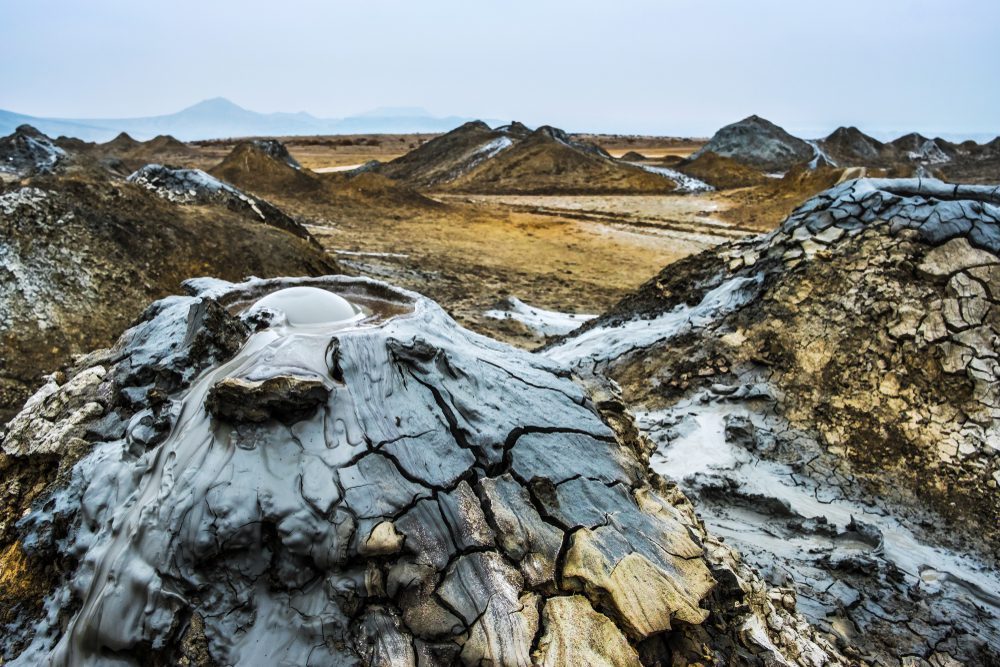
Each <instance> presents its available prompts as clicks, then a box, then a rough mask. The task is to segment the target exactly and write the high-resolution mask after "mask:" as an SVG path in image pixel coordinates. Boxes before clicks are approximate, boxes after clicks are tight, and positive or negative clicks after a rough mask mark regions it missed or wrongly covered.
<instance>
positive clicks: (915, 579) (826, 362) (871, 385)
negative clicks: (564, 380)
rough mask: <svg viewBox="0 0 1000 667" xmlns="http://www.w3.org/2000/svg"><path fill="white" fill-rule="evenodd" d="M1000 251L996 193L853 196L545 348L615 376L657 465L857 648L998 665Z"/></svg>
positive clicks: (811, 612) (680, 270) (698, 261)
mask: <svg viewBox="0 0 1000 667" xmlns="http://www.w3.org/2000/svg"><path fill="white" fill-rule="evenodd" d="M998 257H1000V190H998V189H997V188H993V187H985V186H953V185H946V184H944V183H941V182H939V181H933V180H918V179H907V180H858V181H850V182H847V183H845V184H843V185H841V186H838V187H836V188H834V189H832V190H830V191H827V192H825V193H822V194H821V195H819V196H817V197H815V198H814V199H812V200H810V201H809V202H807V203H806V204H804V205H803V206H801V207H800V208H799V209H797V211H796V212H795V213H793V215H792V216H791V217H789V218H788V220H787V221H786V222H785V223H784V224H782V225H781V226H780V227H779V228H778V229H777V230H775V231H774V232H773V233H771V234H768V235H766V236H762V237H760V238H757V239H750V240H746V241H741V242H735V243H732V244H729V245H726V246H721V247H719V248H718V249H715V250H713V251H709V252H708V253H705V254H703V255H701V256H698V257H694V258H689V259H686V260H682V261H681V262H679V263H678V264H676V265H673V266H671V267H670V268H669V269H667V270H665V271H664V272H663V273H661V275H660V276H658V277H657V278H655V279H654V280H652V281H650V282H649V283H647V285H645V286H644V287H643V288H642V289H640V290H639V291H638V292H637V293H636V294H635V295H633V296H631V297H629V298H627V299H625V300H623V301H622V302H621V303H620V304H619V305H618V306H616V308H615V309H613V310H612V312H611V313H610V314H608V315H606V316H604V317H602V318H599V319H597V320H593V321H591V322H589V323H588V324H587V325H585V326H584V327H582V328H581V330H580V331H578V332H576V333H575V334H571V335H570V337H569V338H568V339H566V340H564V341H562V342H560V343H556V344H555V345H553V346H551V347H550V348H549V349H548V350H546V351H545V353H546V354H548V355H550V356H553V357H555V358H561V359H563V360H565V361H569V362H570V363H575V364H576V365H577V367H578V368H579V369H580V370H581V371H584V372H598V373H606V374H608V375H610V376H611V377H612V378H614V379H615V380H617V381H618V382H619V383H620V384H621V385H622V387H623V390H624V394H625V398H626V400H629V401H632V402H633V404H638V405H640V406H641V408H642V409H643V410H644V414H643V415H641V417H642V419H641V422H642V425H643V428H644V429H645V430H646V431H647V432H648V433H649V434H650V435H651V436H652V437H653V438H654V439H655V440H656V441H657V444H658V446H659V451H658V454H657V455H655V456H654V457H653V467H654V469H658V470H660V471H661V472H663V473H664V474H666V475H668V476H673V477H674V478H676V479H678V480H679V481H682V486H683V488H685V490H686V491H687V492H688V493H690V494H691V495H692V497H694V498H696V501H697V502H698V507H699V509H700V510H701V511H703V512H704V513H705V519H706V522H707V524H708V525H709V527H710V529H711V530H713V531H714V532H717V533H719V534H721V535H724V536H726V537H727V539H730V540H732V541H733V543H734V544H735V545H736V546H737V547H738V548H739V549H740V550H741V551H743V552H744V553H745V555H746V556H747V557H748V559H749V560H750V561H751V562H752V563H754V564H756V565H758V566H759V567H760V568H761V569H762V570H763V571H764V573H765V574H766V575H767V577H768V579H769V580H770V581H771V583H772V584H780V583H781V582H783V581H784V582H791V581H794V582H795V586H796V588H797V589H798V591H799V592H800V597H806V598H808V599H809V602H808V604H806V605H804V606H803V607H802V608H803V609H804V610H805V611H806V614H807V616H808V617H809V618H810V619H811V620H813V621H814V622H816V623H817V624H818V625H820V627H822V628H824V629H825V630H827V631H828V632H830V633H831V634H832V636H835V637H838V638H839V641H840V646H841V648H843V649H845V650H847V651H848V653H850V654H851V655H853V656H855V657H857V658H858V659H864V660H867V661H870V662H873V663H875V664H883V663H885V664H920V665H923V664H951V663H948V660H959V661H960V662H963V663H966V664H994V663H995V662H996V660H997V655H998V651H1000V646H998V644H997V637H998V636H1000V633H998V629H997V622H998V621H997V618H998V613H1000V578H998V577H997V574H996V553H997V548H998V544H1000V534H998V533H997V526H998V518H1000V512H998V509H1000V493H998V490H997V486H998V483H1000V456H998V453H1000V431H998V429H1000V421H998V418H1000V402H998V396H997V391H998V389H997V387H998V386H1000V384H998V379H1000V378H998V371H1000V366H998V365H997V364H998V361H997V335H998V333H1000V325H998V324H997V319H996V317H997V314H998V313H1000V302H998V301H997V298H998V295H1000V282H998V277H1000V258H998ZM720 294H728V295H730V296H729V298H727V299H725V300H721V301H720V300H719V299H718V298H717V297H718V295H720ZM616 341H617V342H616ZM855 519H856V521H855ZM941 661H944V662H943V663H942V662H941ZM990 661H993V662H990Z"/></svg>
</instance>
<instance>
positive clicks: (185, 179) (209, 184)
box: [128, 164, 312, 241]
mask: <svg viewBox="0 0 1000 667" xmlns="http://www.w3.org/2000/svg"><path fill="white" fill-rule="evenodd" d="M128 182H129V183H133V184H135V185H138V186H139V187H142V188H145V189H146V190H149V191H151V192H154V193H156V194H157V195H158V196H160V197H162V198H164V199H167V200H169V201H172V202H175V203H178V204H220V205H222V206H225V207H226V208H228V209H229V210H231V211H236V212H239V213H242V214H243V215H245V216H247V217H249V218H251V219H255V220H260V221H261V222H264V223H266V224H268V225H270V226H272V227H277V228H278V229H282V230H284V231H286V232H290V233H292V234H294V235H295V236H298V237H299V238H302V239H305V240H309V241H311V240H312V237H311V236H310V235H309V232H308V231H306V228H305V227H303V226H302V225H300V224H299V223H297V222H296V221H295V220H293V219H292V218H291V217H290V216H289V215H287V214H286V213H285V212H284V211H282V210H281V209H279V208H278V207H277V206H275V205H274V204H271V203H270V202H268V201H265V200H263V199H260V198H259V197H253V196H250V195H247V194H245V193H243V192H241V191H240V190H238V189H236V188H234V187H233V186H232V185H230V184H229V183H224V182H222V181H220V180H219V179H217V178H215V177H214V176H211V175H210V174H207V173H205V172H203V171H202V170H200V169H173V168H171V167H164V166H163V165H160V164H147V165H146V166H145V167H143V168H142V169H140V170H138V171H136V172H135V173H133V174H132V175H130V176H129V177H128Z"/></svg>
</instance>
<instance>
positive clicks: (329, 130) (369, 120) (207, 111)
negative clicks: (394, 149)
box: [0, 97, 469, 142]
mask: <svg viewBox="0 0 1000 667" xmlns="http://www.w3.org/2000/svg"><path fill="white" fill-rule="evenodd" d="M468 120H469V119H468V118H460V117H457V116H448V117H444V118H438V117H435V116H431V115H430V114H429V113H428V112H426V111H425V110H423V109H419V108H411V107H401V108H379V109H374V110H372V111H367V112H365V113H362V114H358V115H355V116H348V117H346V118H318V117H316V116H313V115H310V114H308V113H305V112H298V113H285V112H278V113H258V112H256V111H250V110H249V109H244V108H243V107H241V106H239V105H238V104H234V103H233V102H231V101H229V100H227V99H225V98H222V97H216V98H214V99H210V100H205V101H203V102H199V103H198V104H195V105H193V106H190V107H188V108H186V109H183V110H181V111H178V112H176V113H172V114H166V115H162V116H149V117H145V118H86V119H73V118H40V117H36V116H28V115H25V114H19V113H15V112H13V111H4V110H0V135H4V134H10V133H11V132H13V131H14V130H15V129H16V128H17V127H18V126H19V125H25V124H28V125H31V126H33V127H36V128H38V129H39V130H40V131H42V132H44V133H45V134H47V135H49V136H53V137H55V136H60V135H64V136H70V137H76V138H78V139H83V140H85V141H100V142H105V141H110V140H111V139H113V138H114V137H116V136H117V135H119V134H120V133H122V132H126V133H128V134H129V135H131V136H132V137H134V138H136V139H139V140H145V139H152V138H154V137H155V136H157V135H161V134H162V135H172V136H174V137H177V138H178V139H181V140H183V141H193V140H196V139H216V138H221V137H256V136H295V135H308V134H368V133H404V132H447V131H448V130H450V129H452V128H454V127H455V126H457V125H461V124H462V123H464V122H466V121H468Z"/></svg>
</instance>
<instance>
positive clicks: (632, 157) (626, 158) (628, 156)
mask: <svg viewBox="0 0 1000 667" xmlns="http://www.w3.org/2000/svg"><path fill="white" fill-rule="evenodd" d="M621 159H622V161H623V162H642V161H643V160H646V159H647V158H646V156H645V155H643V154H642V153H637V152H636V151H629V152H628V153H625V155H622V157H621Z"/></svg>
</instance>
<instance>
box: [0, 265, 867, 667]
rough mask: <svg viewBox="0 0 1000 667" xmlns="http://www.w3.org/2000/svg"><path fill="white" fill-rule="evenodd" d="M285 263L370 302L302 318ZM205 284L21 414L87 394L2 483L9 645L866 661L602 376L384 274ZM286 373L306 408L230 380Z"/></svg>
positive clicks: (188, 653)
mask: <svg viewBox="0 0 1000 667" xmlns="http://www.w3.org/2000/svg"><path fill="white" fill-rule="evenodd" d="M291 286H297V287H300V288H301V287H312V288H314V290H315V292H314V293H315V294H317V304H319V303H322V302H323V299H321V298H319V296H318V295H319V294H320V293H323V294H325V293H326V292H325V290H334V291H336V292H338V293H339V294H341V295H342V296H344V297H346V298H347V299H349V300H350V301H352V302H353V303H354V305H355V306H357V307H359V308H360V309H361V310H362V311H363V312H364V319H361V320H359V319H358V318H355V317H350V318H348V319H336V318H338V317H339V315H336V314H335V313H334V312H333V311H329V317H330V318H331V319H329V320H328V321H317V318H312V319H311V321H310V323H309V324H296V321H297V317H296V316H295V314H294V312H293V311H291V310H288V311H285V310H284V304H285V303H286V300H285V297H284V294H285V293H284V292H283V290H284V288H288V287H291ZM189 288H190V289H191V291H192V292H194V295H193V296H189V297H174V298H171V299H169V300H166V301H163V302H160V303H158V304H156V305H154V306H153V307H152V308H151V309H150V310H149V311H147V313H146V315H145V316H144V317H143V318H142V320H141V321H140V323H139V324H138V325H137V326H136V327H135V328H134V329H132V330H130V331H129V332H127V333H126V334H125V335H124V336H123V337H122V339H121V340H120V341H119V343H118V344H117V345H116V346H115V348H113V349H112V350H110V351H105V352H98V353H95V354H93V355H91V356H89V357H87V358H86V359H84V360H82V361H81V365H80V366H78V367H76V368H75V369H73V370H72V371H71V373H70V374H69V376H68V377H67V378H65V379H63V380H64V381H62V382H60V381H59V380H60V379H55V378H54V379H53V386H52V387H50V388H47V389H46V390H45V391H44V393H43V394H40V395H39V396H38V397H36V398H35V399H33V400H32V401H31V402H30V403H29V404H28V405H27V406H26V408H25V412H24V413H22V415H21V416H20V417H19V418H18V419H19V421H20V422H24V423H30V422H32V421H33V420H36V419H45V420H47V421H49V422H51V423H52V424H53V425H54V426H55V427H56V428H59V427H60V426H62V425H63V423H64V420H65V419H66V418H67V417H69V416H71V415H74V414H76V412H75V411H74V409H75V408H74V406H77V405H87V404H91V403H92V404H93V405H94V406H95V407H93V408H92V409H91V410H90V412H88V414H87V416H86V417H84V418H80V419H74V421H73V424H71V425H67V428H66V429H64V430H63V431H60V433H63V432H64V433H66V434H67V435H66V436H65V437H63V436H62V435H55V436H53V438H51V439H50V440H51V442H49V443H47V444H46V445H45V452H46V454H45V455H46V456H49V457H55V459H56V461H57V468H58V471H59V472H58V474H57V475H53V476H52V477H50V478H41V479H30V476H27V475H26V476H25V477H24V479H23V481H24V482H25V483H23V484H21V485H19V486H18V487H17V488H13V487H4V488H2V489H0V492H2V493H3V498H0V507H5V508H6V507H19V508H26V507H28V506H29V505H30V507H31V508H32V509H31V510H30V511H29V512H26V513H25V515H24V517H23V518H22V519H21V520H20V521H19V522H18V523H17V525H16V526H15V525H14V524H3V527H4V531H3V533H0V549H2V551H0V568H2V571H0V598H2V599H4V600H10V599H14V598H16V596H17V595H20V596H21V597H19V598H16V599H18V600H19V603H18V608H17V609H16V610H14V611H13V612H8V613H7V616H6V618H5V619H4V620H5V621H6V622H8V623H9V625H8V631H7V632H5V635H4V637H3V639H2V644H0V646H2V650H3V652H4V657H5V659H8V660H11V664H35V663H36V662H38V661H40V660H49V661H51V662H52V663H54V664H70V663H71V664H79V663H87V662H90V661H95V660H102V659H104V658H105V657H106V656H107V655H110V654H112V653H113V655H114V659H115V660H116V662H118V663H121V664H162V663H172V662H175V661H178V660H184V661H188V662H191V661H195V662H196V664H271V663H295V664H314V663H325V664H330V663H345V664H355V663H360V664H372V665H374V664H400V665H417V664H421V665H424V664H470V665H471V664H495V665H528V664H567V661H583V662H585V663H589V664H609V665H634V664H640V663H641V664H690V663H692V662H695V661H701V662H708V663H711V664H727V665H763V664H775V663H777V664H795V665H815V666H818V665H841V664H843V665H846V664H848V663H847V661H845V660H844V659H843V658H842V657H841V656H839V655H838V654H837V652H836V651H835V650H834V649H833V648H832V647H831V646H830V645H829V644H828V643H827V642H826V640H824V639H823V638H822V637H821V636H820V635H818V634H817V633H816V632H815V631H814V630H813V629H812V628H811V627H810V626H809V625H808V624H806V623H805V622H804V621H803V620H802V617H801V616H799V615H797V614H796V613H795V611H794V609H795V601H794V596H792V595H790V594H787V593H783V592H781V591H775V590H769V589H768V588H767V587H766V586H764V585H763V584H762V582H761V581H760V579H759V578H758V577H757V576H756V574H754V572H753V571H752V570H750V569H749V568H747V567H746V566H745V565H743V564H742V563H741V562H740V559H739V557H738V556H737V555H736V554H735V552H733V551H732V549H730V548H729V547H727V546H725V545H724V544H723V543H722V542H720V541H719V540H717V539H715V538H714V537H712V536H711V535H710V534H708V533H707V532H706V531H705V529H704V527H703V526H702V525H701V523H700V522H699V521H698V519H697V518H696V516H695V514H694V511H693V508H692V506H691V505H690V503H689V502H688V501H687V500H686V499H685V498H684V496H683V495H681V494H680V492H679V491H678V490H677V488H676V487H674V486H672V485H670V484H667V483H665V482H664V481H663V480H662V479H660V478H659V477H657V476H655V475H651V474H650V473H649V472H648V469H647V468H646V465H645V463H646V460H647V456H648V453H649V451H650V446H649V443H648V441H646V440H645V439H644V438H643V437H642V436H641V435H640V434H639V432H638V431H637V430H636V429H635V427H634V425H633V423H632V421H631V417H630V416H629V415H628V413H627V412H626V411H625V410H624V407H623V406H622V404H621V402H620V401H619V400H618V398H617V397H616V395H615V394H614V393H613V392H611V391H610V390H609V389H608V388H607V387H603V386H601V385H599V384H595V385H593V386H592V387H591V388H590V389H584V388H582V387H581V386H580V385H578V384H576V383H574V382H573V381H572V380H571V379H570V378H569V377H568V375H567V373H566V371H565V369H564V368H563V367H560V366H558V365H555V364H552V363H551V362H549V361H547V360H545V359H544V358H542V357H538V356H535V355H531V354H529V353H525V352H521V351H518V350H515V349H513V348H509V347H506V346H504V345H501V344H498V343H495V342H493V341H490V340H488V339H485V338H483V337H481V336H478V335H475V334H472V333H470V332H467V331H464V330H462V329H460V328H459V327H458V326H457V325H456V324H455V323H454V322H453V321H452V320H451V319H450V318H448V316H447V315H445V314H444V312H443V311H442V310H441V309H440V308H438V307H437V306H436V305H434V304H433V303H431V302H429V301H427V300H425V299H423V298H421V297H419V296H417V295H415V294H412V293H408V292H403V291H400V290H396V289H394V288H390V287H388V286H386V285H383V284H380V283H375V282H370V281H364V280H357V279H354V280H352V279H346V278H324V279H319V280H314V281H303V280H298V281H292V280H275V281H260V280H254V281H250V282H247V283H242V284H237V285H233V284H229V283H223V282H219V281H204V280H203V281H198V282H196V283H191V284H189ZM265 295H268V296H267V308H266V309H263V308H253V307H251V306H252V304H254V303H257V302H258V301H259V300H260V299H261V297H264V296H265ZM297 296H301V292H299V294H298V295H297ZM296 312H297V311H296ZM319 319H320V320H321V319H322V318H319ZM234 336H235V338H234ZM293 376H294V377H296V378H298V379H295V380H292V379H290V378H292V377H293ZM80 378H83V379H80ZM302 378H307V379H302ZM253 383H257V384H253ZM250 385H253V386H250ZM320 386H321V387H322V390H319V391H318V388H319V387H320ZM220 387H227V389H226V391H232V392H233V393H231V394H230V396H229V398H227V399H222V398H221V397H220V391H221V390H220V389H219V388H220ZM293 388H294V389H293ZM299 390H302V391H299ZM321 394H322V395H321ZM278 395H280V396H281V400H280V401H278V402H279V403H281V404H283V405H285V406H291V405H294V404H296V403H299V404H300V406H301V407H303V408H308V409H303V410H302V411H301V412H299V413H297V414H295V415H294V416H293V417H291V418H284V419H265V420H263V421H261V420H260V418H261V417H263V416H264V415H263V414H261V413H258V412H256V411H254V410H252V409H251V410H250V411H248V412H240V411H239V410H232V409H227V408H223V407H222V406H229V407H230V408H232V407H236V406H237V405H238V404H239V403H240V399H239V397H240V396H242V397H244V398H246V400H245V401H243V405H244V406H250V404H251V402H252V401H254V400H257V399H259V398H261V397H263V396H270V397H272V398H273V397H275V396H278ZM213 396H214V399H213ZM213 402H214V406H213ZM264 403H266V404H267V405H268V406H269V409H270V408H273V406H274V405H275V404H276V403H275V402H266V401H265V402H264ZM264 403H261V402H259V401H258V403H257V404H258V405H263V404H264ZM206 408H208V410H209V411H208V412H206ZM220 409H221V411H220ZM212 413H215V414H216V415H220V416H222V417H223V418H224V419H222V420H219V419H216V418H215V417H213V415H212ZM269 414H270V416H271V417H275V416H281V417H288V415H287V413H284V412H283V414H282V415H277V414H275V413H273V412H271V413H269ZM19 433H20V434H21V435H15V436H8V437H7V438H6V439H5V440H4V442H3V447H4V451H5V452H8V454H7V455H8V456H10V457H12V458H13V459H17V460H18V461H20V462H23V463H24V465H25V469H28V468H30V467H31V465H32V463H34V462H35V460H36V458H37V457H39V456H42V453H41V452H40V451H38V450H35V451H33V450H32V449H31V444H30V443H27V442H25V440H27V439H30V436H28V435H27V431H20V432H19ZM11 437H13V440H11ZM46 460H49V459H46ZM14 573H17V575H18V576H17V577H16V578H15V577H13V576H12V574H14ZM15 581H16V583H17V585H18V586H19V588H18V589H17V591H15V592H12V591H11V586H12V585H13V582H15ZM108 619H115V621H114V622H108Z"/></svg>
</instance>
